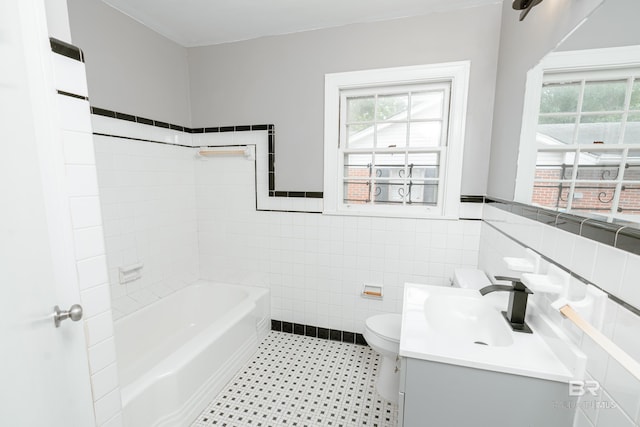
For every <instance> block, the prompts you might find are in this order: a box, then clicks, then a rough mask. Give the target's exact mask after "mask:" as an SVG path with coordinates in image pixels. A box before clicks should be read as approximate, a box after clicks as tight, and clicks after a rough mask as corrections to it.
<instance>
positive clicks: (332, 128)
mask: <svg viewBox="0 0 640 427" xmlns="http://www.w3.org/2000/svg"><path fill="white" fill-rule="evenodd" d="M467 85H468V63H455V64H442V65H437V66H421V67H403V68H394V69H385V70H371V71H364V72H352V73H340V74H330V75H327V76H326V93H325V191H324V194H325V201H324V203H325V207H324V211H325V212H326V213H341V214H360V215H362V214H365V215H388V216H412V217H451V218H453V217H457V209H458V205H459V200H460V175H461V163H462V145H463V140H464V112H465V110H466V90H467Z"/></svg>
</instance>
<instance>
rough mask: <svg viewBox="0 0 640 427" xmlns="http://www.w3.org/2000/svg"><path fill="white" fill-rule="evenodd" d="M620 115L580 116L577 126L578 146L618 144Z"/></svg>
mask: <svg viewBox="0 0 640 427" xmlns="http://www.w3.org/2000/svg"><path fill="white" fill-rule="evenodd" d="M621 120H622V115H621V114H597V115H588V116H582V117H581V119H580V124H579V125H578V144H599V143H602V144H618V143H619V142H620V131H621V126H620V122H621Z"/></svg>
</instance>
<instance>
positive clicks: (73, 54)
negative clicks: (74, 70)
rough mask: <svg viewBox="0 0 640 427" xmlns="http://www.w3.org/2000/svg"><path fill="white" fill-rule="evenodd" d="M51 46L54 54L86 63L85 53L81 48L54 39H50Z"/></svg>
mask: <svg viewBox="0 0 640 427" xmlns="http://www.w3.org/2000/svg"><path fill="white" fill-rule="evenodd" d="M49 44H50V45H51V51H52V52H54V53H57V54H58V55H62V56H66V57H67V58H71V59H74V60H76V61H80V62H84V53H83V52H82V49H80V48H79V47H77V46H74V45H72V44H69V43H67V42H63V41H62V40H58V39H56V38H54V37H49Z"/></svg>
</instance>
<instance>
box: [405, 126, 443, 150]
mask: <svg viewBox="0 0 640 427" xmlns="http://www.w3.org/2000/svg"><path fill="white" fill-rule="evenodd" d="M410 129H411V132H410V140H409V146H410V147H438V146H439V145H440V140H441V137H442V133H441V132H442V122H425V123H411V128H410Z"/></svg>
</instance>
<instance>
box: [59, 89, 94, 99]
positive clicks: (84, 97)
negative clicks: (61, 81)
mask: <svg viewBox="0 0 640 427" xmlns="http://www.w3.org/2000/svg"><path fill="white" fill-rule="evenodd" d="M57 92H58V95H64V96H68V97H71V98H76V99H82V100H84V101H88V100H89V98H88V97H86V96H82V95H77V94H75V93H71V92H65V91H63V90H58V91H57Z"/></svg>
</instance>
